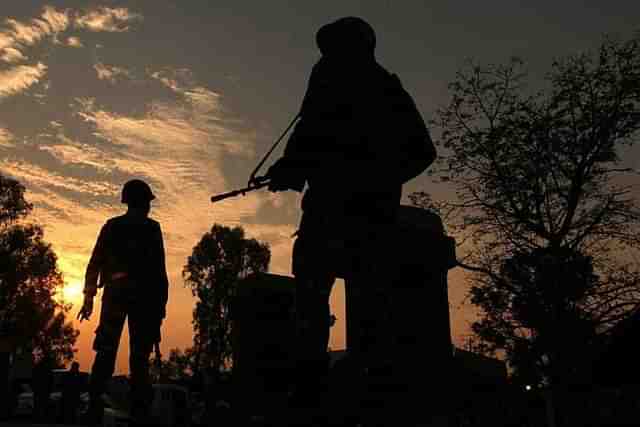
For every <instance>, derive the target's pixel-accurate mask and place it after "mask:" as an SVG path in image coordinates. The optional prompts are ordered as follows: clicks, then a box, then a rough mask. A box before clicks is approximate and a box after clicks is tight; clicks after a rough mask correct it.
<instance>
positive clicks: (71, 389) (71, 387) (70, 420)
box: [61, 362, 84, 424]
mask: <svg viewBox="0 0 640 427" xmlns="http://www.w3.org/2000/svg"><path fill="white" fill-rule="evenodd" d="M83 386H84V380H83V378H82V375H81V374H80V364H79V363H78V362H73V363H72V364H71V367H70V368H69V371H68V372H67V373H66V375H65V376H64V378H63V381H62V405H61V409H62V422H63V423H64V424H75V423H76V422H77V415H78V409H79V407H80V393H81V392H82V389H83Z"/></svg>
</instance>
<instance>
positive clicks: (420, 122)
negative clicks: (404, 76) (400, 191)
mask: <svg viewBox="0 0 640 427" xmlns="http://www.w3.org/2000/svg"><path fill="white" fill-rule="evenodd" d="M393 81H394V84H395V85H396V86H397V87H396V89H395V90H394V92H395V93H396V96H397V97H398V98H397V99H396V100H395V102H393V101H392V102H393V104H394V107H393V108H394V110H395V111H396V113H400V122H399V123H398V124H397V125H398V126H400V127H401V129H402V132H403V135H406V139H405V140H402V141H401V142H402V143H403V144H402V145H401V146H400V147H399V148H400V154H401V155H404V158H403V161H402V164H401V170H402V174H401V177H400V178H401V181H402V183H406V182H407V181H409V180H411V179H413V178H415V177H417V176H418V175H420V174H421V173H422V172H424V171H425V170H426V169H427V168H428V167H429V166H431V164H432V163H433V162H434V161H435V159H436V156H437V154H436V148H435V146H434V144H433V141H432V140H431V135H430V133H429V129H428V128H427V125H426V124H425V122H424V119H423V118H422V114H420V111H419V110H418V107H417V106H416V103H415V101H414V100H413V97H412V96H411V95H410V94H409V93H408V92H407V91H406V90H405V89H404V88H403V87H402V83H401V82H400V79H399V78H398V77H397V76H396V75H393ZM401 157H402V156H401Z"/></svg>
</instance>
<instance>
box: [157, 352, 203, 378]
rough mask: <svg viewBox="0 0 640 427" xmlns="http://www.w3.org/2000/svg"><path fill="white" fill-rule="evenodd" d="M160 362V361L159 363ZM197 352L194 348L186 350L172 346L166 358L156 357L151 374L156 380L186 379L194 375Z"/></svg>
mask: <svg viewBox="0 0 640 427" xmlns="http://www.w3.org/2000/svg"><path fill="white" fill-rule="evenodd" d="M158 362H159V363H158ZM194 362H195V352H194V350H193V348H188V349H186V350H185V351H182V350H180V349H179V348H172V349H171V350H170V351H169V357H167V358H166V359H161V360H159V361H158V360H157V359H154V361H153V363H152V364H151V367H150V375H151V377H152V378H154V380H155V381H156V382H161V383H162V382H167V381H178V382H179V381H186V380H189V379H191V377H192V376H193V373H194V370H195V367H194Z"/></svg>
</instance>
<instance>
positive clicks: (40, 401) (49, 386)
mask: <svg viewBox="0 0 640 427" xmlns="http://www.w3.org/2000/svg"><path fill="white" fill-rule="evenodd" d="M53 368H54V361H53V358H52V357H51V356H50V355H48V354H44V355H42V356H41V357H40V360H39V361H38V362H37V363H36V364H35V366H34V367H33V376H32V383H31V388H32V390H33V418H34V420H35V421H36V422H44V421H47V418H48V416H49V415H50V413H49V412H50V411H49V409H50V408H51V393H52V392H53Z"/></svg>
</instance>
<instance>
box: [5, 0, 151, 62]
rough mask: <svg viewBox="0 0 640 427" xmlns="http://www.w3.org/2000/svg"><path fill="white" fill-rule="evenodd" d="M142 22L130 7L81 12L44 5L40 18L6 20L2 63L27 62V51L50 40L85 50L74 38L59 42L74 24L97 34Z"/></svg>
mask: <svg viewBox="0 0 640 427" xmlns="http://www.w3.org/2000/svg"><path fill="white" fill-rule="evenodd" d="M140 19H142V15H140V14H137V13H133V12H130V11H129V9H127V8H109V7H98V8H93V9H89V10H88V11H87V12H84V13H79V12H74V11H72V10H71V9H64V10H59V9H56V8H55V7H52V6H44V7H43V9H42V12H41V14H40V16H38V17H36V18H33V19H31V20H28V21H18V20H16V19H13V18H7V19H5V20H4V25H5V28H4V29H2V28H0V60H1V61H3V62H6V63H17V62H20V61H24V60H26V59H27V56H26V55H25V54H24V49H25V48H28V47H31V46H34V45H36V44H37V43H39V42H40V41H42V40H43V39H45V38H48V37H51V38H52V39H53V41H54V43H57V44H64V45H66V46H69V47H82V42H81V41H80V39H79V38H78V37H75V36H69V37H67V39H66V41H65V42H64V43H61V42H59V41H58V36H59V34H60V33H63V32H65V31H67V30H68V29H70V28H71V27H72V25H73V26H74V27H75V28H80V29H86V30H89V31H94V32H101V31H104V32H123V31H127V30H128V29H129V23H131V22H134V21H138V20H140Z"/></svg>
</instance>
